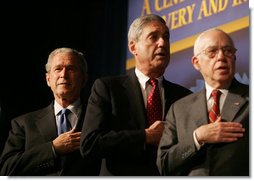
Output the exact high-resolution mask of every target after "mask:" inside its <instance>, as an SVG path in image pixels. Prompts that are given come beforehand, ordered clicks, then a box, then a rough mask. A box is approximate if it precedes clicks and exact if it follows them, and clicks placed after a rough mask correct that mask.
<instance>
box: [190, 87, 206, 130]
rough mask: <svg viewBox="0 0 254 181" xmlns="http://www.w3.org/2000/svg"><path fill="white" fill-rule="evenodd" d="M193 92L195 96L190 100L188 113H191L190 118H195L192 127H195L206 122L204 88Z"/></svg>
mask: <svg viewBox="0 0 254 181" xmlns="http://www.w3.org/2000/svg"><path fill="white" fill-rule="evenodd" d="M195 94H196V96H194V97H193V99H192V100H190V103H191V108H190V115H193V116H194V117H193V118H192V119H193V120H195V125H194V127H193V129H196V128H197V127H199V126H201V125H204V124H207V123H208V114H207V103H206V91H205V89H203V90H202V91H201V92H198V93H195ZM193 113H195V114H193Z"/></svg>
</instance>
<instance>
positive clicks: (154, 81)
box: [149, 78, 158, 87]
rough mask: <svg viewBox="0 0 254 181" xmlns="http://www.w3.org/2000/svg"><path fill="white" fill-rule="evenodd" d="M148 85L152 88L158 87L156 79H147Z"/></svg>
mask: <svg viewBox="0 0 254 181" xmlns="http://www.w3.org/2000/svg"><path fill="white" fill-rule="evenodd" d="M149 83H150V84H151V85H152V86H153V87H156V86H157V85H158V80H157V79H152V78H151V79H149Z"/></svg>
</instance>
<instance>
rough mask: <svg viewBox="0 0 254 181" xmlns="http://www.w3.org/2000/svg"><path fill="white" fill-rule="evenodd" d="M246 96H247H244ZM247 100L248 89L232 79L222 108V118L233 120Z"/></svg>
mask: <svg viewBox="0 0 254 181" xmlns="http://www.w3.org/2000/svg"><path fill="white" fill-rule="evenodd" d="M246 97H247V98H246ZM247 102H248V90H246V88H244V87H243V86H242V85H241V84H239V83H238V82H236V81H235V80H233V83H232V85H231V87H230V89H229V91H228V95H227V97H226V100H225V103H224V105H223V109H222V113H221V116H222V119H223V120H225V121H233V120H234V118H235V117H236V115H237V113H238V112H239V111H240V110H241V108H242V107H243V106H244V105H245V104H246V103H247Z"/></svg>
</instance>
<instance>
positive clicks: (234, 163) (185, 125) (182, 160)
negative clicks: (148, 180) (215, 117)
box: [157, 80, 249, 176]
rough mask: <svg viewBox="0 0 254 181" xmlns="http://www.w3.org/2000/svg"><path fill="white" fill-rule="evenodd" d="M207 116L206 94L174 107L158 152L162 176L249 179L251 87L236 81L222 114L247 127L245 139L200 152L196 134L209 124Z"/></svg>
mask: <svg viewBox="0 0 254 181" xmlns="http://www.w3.org/2000/svg"><path fill="white" fill-rule="evenodd" d="M207 112H208V111H207V103H206V96H205V90H203V91H201V92H198V93H194V94H192V95H189V96H187V97H185V98H183V99H181V100H179V101H177V102H175V103H174V104H173V105H172V106H171V108H170V110H169V112H168V115H167V117H166V125H165V129H164V133H163V136H162V138H161V141H160V145H159V149H158V158H157V165H158V167H159V170H160V172H161V174H162V175H217V176H222V175H227V176H233V175H246V176H247V175H249V86H247V85H244V84H241V83H239V82H237V81H236V80H233V82H232V84H231V87H230V88H229V92H228V95H227V97H226V100H225V103H224V106H223V109H222V112H221V116H222V119H223V121H234V122H241V123H242V124H243V127H245V129H246V131H245V133H244V137H243V138H240V139H239V140H238V141H236V142H233V143H220V144H206V145H204V146H203V147H202V148H201V149H200V150H199V151H197V149H196V147H195V144H194V140H193V131H194V130H195V129H196V128H198V127H200V126H201V125H204V124H208V113H207Z"/></svg>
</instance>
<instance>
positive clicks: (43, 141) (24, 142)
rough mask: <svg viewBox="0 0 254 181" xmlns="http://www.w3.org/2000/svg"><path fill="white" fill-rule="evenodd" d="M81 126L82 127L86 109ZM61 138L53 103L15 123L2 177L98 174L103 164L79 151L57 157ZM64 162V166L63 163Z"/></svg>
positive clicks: (1, 161)
mask: <svg viewBox="0 0 254 181" xmlns="http://www.w3.org/2000/svg"><path fill="white" fill-rule="evenodd" d="M83 108H84V109H83V111H82V113H81V117H80V119H79V120H78V123H77V131H80V130H81V128H82V124H83V120H84V112H85V107H83ZM56 137H57V127H56V121H55V115H54V108H53V103H52V104H50V105H49V106H48V107H46V108H43V109H41V110H38V111H35V112H31V113H28V114H25V115H22V116H20V117H17V118H15V119H14V120H12V130H11V131H10V133H9V137H8V139H7V142H6V144H5V148H4V150H3V153H2V155H1V159H0V169H1V175H41V176H42V175H74V176H75V175H98V174H99V170H100V163H98V162H95V161H94V160H92V159H91V160H87V159H86V160H85V159H83V158H82V157H81V155H80V151H79V150H77V151H75V152H72V153H70V154H68V155H67V156H65V157H64V158H63V157H61V158H60V157H57V158H55V156H54V154H53V150H52V144H51V142H52V141H53V140H54V139H55V138H56ZM61 159H64V160H65V162H64V166H63V167H62V166H60V165H61V164H60V160H61Z"/></svg>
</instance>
